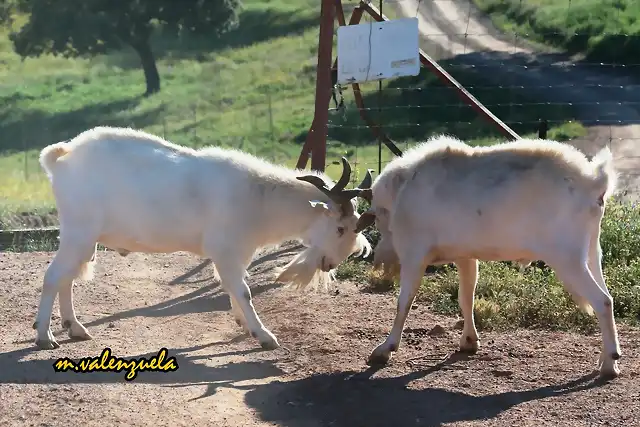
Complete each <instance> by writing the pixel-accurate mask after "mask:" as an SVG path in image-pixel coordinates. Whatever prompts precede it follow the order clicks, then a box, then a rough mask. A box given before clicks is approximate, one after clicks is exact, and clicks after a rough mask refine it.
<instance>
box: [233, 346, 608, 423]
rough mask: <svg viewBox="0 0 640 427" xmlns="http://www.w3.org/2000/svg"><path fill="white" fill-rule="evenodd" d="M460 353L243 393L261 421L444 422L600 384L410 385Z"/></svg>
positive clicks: (591, 380)
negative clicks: (395, 371) (411, 367)
mask: <svg viewBox="0 0 640 427" xmlns="http://www.w3.org/2000/svg"><path fill="white" fill-rule="evenodd" d="M461 357H464V355H460V353H454V354H453V355H451V356H450V358H449V359H447V360H445V361H443V362H441V363H439V364H438V365H436V366H433V367H431V368H429V369H426V370H419V371H414V372H410V373H408V374H406V375H402V376H399V377H385V378H372V376H373V374H374V373H375V372H376V369H374V368H369V369H367V370H366V371H363V372H352V371H349V372H335V373H323V374H320V375H314V376H311V377H306V378H302V379H299V380H295V381H290V382H280V381H274V382H272V383H270V384H265V385H259V386H257V387H255V388H253V389H252V390H250V391H249V392H248V393H247V394H246V395H245V402H246V404H247V406H248V407H250V408H252V409H255V410H256V413H257V415H258V416H259V417H260V418H261V419H262V420H264V421H267V422H270V423H274V424H277V425H279V426H283V427H308V426H311V425H313V426H315V425H319V426H320V425H321V426H334V427H359V426H363V427H364V426H366V427H374V426H380V427H382V426H384V427H388V426H394V425H395V426H403V427H404V426H419V427H427V426H429V427H431V426H443V425H449V424H450V423H456V422H464V421H477V420H489V419H492V418H495V417H497V416H498V415H500V414H501V413H502V412H505V411H507V410H509V409H511V408H513V407H515V406H517V405H520V404H522V403H525V402H531V401H535V400H540V399H550V398H557V397H560V396H565V395H568V394H572V393H576V392H579V391H583V390H588V389H590V388H593V387H597V386H600V385H602V384H604V381H603V380H601V379H600V378H599V377H598V376H597V373H592V374H589V375H585V376H582V377H580V378H577V379H575V380H572V381H569V382H566V383H563V384H558V385H549V386H544V387H539V388H535V389H531V390H524V391H509V392H502V393H496V394H489V395H484V396H474V395H471V394H467V393H464V392H460V391H452V390H446V389H442V388H436V387H433V388H432V387H427V388H425V389H422V390H417V389H413V388H409V387H408V384H409V383H411V382H412V381H416V380H420V379H422V378H424V377H425V376H427V375H429V374H431V373H433V372H436V371H438V370H440V369H443V368H446V367H447V366H448V365H451V364H453V363H455V361H456V360H459V359H460V358H461Z"/></svg>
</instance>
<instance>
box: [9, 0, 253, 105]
mask: <svg viewBox="0 0 640 427" xmlns="http://www.w3.org/2000/svg"><path fill="white" fill-rule="evenodd" d="M240 6H241V3H240V0H0V20H4V21H5V23H10V22H12V20H11V19H10V18H9V17H10V16H13V15H12V14H15V13H16V12H18V13H22V14H26V15H28V21H27V22H26V24H24V25H23V26H22V27H21V28H20V29H19V30H17V31H12V32H11V33H10V34H9V38H10V40H11V41H12V43H13V47H14V50H15V51H16V53H17V54H18V55H20V56H21V57H22V58H26V57H38V56H40V55H42V54H45V53H51V54H54V55H62V56H65V57H79V56H92V55H97V54H102V53H106V52H108V51H109V50H112V49H121V48H122V47H124V46H126V45H128V46H131V47H132V48H133V49H134V50H135V52H136V53H137V54H138V56H139V57H140V64H141V66H142V70H143V71H144V76H145V80H146V84H147V90H146V92H145V94H146V95H150V94H152V93H155V92H158V91H159V90H160V75H159V73H158V68H157V66H156V59H155V55H154V53H153V50H152V48H151V43H150V38H151V34H152V31H153V28H154V26H157V25H159V26H164V27H165V28H169V29H174V30H176V32H177V33H182V32H189V33H192V34H198V35H208V36H212V37H216V36H219V35H221V34H223V33H225V32H226V31H228V30H230V29H233V28H234V27H235V26H236V25H237V24H238V13H237V12H238V9H239V8H240ZM9 10H10V11H11V13H10V12H8V11H9Z"/></svg>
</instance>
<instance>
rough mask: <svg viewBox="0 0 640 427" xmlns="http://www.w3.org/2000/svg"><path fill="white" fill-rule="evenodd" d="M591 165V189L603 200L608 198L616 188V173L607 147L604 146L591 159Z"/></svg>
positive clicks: (611, 155)
mask: <svg viewBox="0 0 640 427" xmlns="http://www.w3.org/2000/svg"><path fill="white" fill-rule="evenodd" d="M591 165H592V167H593V172H592V176H593V181H592V182H593V185H592V187H593V189H594V191H596V192H597V197H599V198H601V199H602V200H603V201H604V200H606V199H608V198H609V197H610V196H611V195H612V194H613V192H614V191H615V189H616V186H617V181H618V174H617V171H616V170H615V167H614V165H613V154H612V153H611V150H610V149H609V147H604V148H602V149H601V150H600V151H598V152H597V153H596V155H595V156H593V158H592V159H591Z"/></svg>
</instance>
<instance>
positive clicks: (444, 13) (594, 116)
mask: <svg viewBox="0 0 640 427" xmlns="http://www.w3.org/2000/svg"><path fill="white" fill-rule="evenodd" d="M391 4H392V7H394V8H395V9H396V10H397V11H398V12H399V13H401V14H402V15H404V16H410V17H414V16H416V12H418V15H417V16H418V17H419V30H420V33H421V35H422V41H421V47H422V48H423V49H424V50H425V51H426V52H427V53H429V54H430V55H432V56H433V57H434V58H436V59H444V58H452V57H455V59H456V62H459V63H461V64H466V65H472V66H476V67H481V69H482V70H484V71H485V72H486V76H487V78H488V79H489V80H493V81H494V82H496V83H497V84H501V85H508V86H511V87H514V89H513V90H520V91H522V92H524V93H531V94H534V95H535V97H536V98H537V99H542V100H544V101H547V102H556V103H563V104H568V103H573V104H574V105H575V106H576V107H577V117H576V119H577V120H579V121H581V122H582V123H584V125H585V126H587V127H588V130H589V132H588V135H587V136H586V137H584V138H580V139H576V140H574V141H573V144H575V145H576V146H577V147H579V148H581V149H583V150H584V151H585V152H587V153H588V154H593V152H594V151H595V150H596V149H597V148H599V147H602V146H604V145H605V144H609V143H610V144H611V147H612V151H613V153H614V156H615V159H616V164H617V167H618V169H619V171H620V174H621V187H622V188H626V189H627V190H628V192H629V195H628V198H630V199H638V197H639V196H640V113H639V111H638V110H637V109H636V108H635V105H637V103H638V100H640V85H638V82H637V81H634V80H633V79H631V78H629V77H626V76H623V75H622V73H620V72H617V71H616V70H614V69H613V68H612V67H610V66H605V65H599V64H586V63H582V62H580V61H570V60H569V58H568V57H567V56H565V55H561V54H557V53H536V52H535V50H534V48H533V47H532V45H531V44H530V43H527V42H525V41H524V40H522V39H516V38H514V37H513V36H511V37H509V36H507V35H504V34H501V33H500V32H499V31H498V30H497V29H496V28H495V27H494V26H493V25H492V24H491V22H490V20H489V19H488V18H486V17H485V16H483V15H482V13H480V12H479V11H478V10H477V8H476V7H475V6H474V5H473V3H472V2H471V1H470V0H429V1H422V0H403V1H401V2H398V3H391ZM618 68H620V67H618ZM480 101H481V102H482V99H480ZM631 102H632V103H634V104H633V105H634V106H631V105H630V104H629V103H631ZM531 120H532V121H533V120H537V118H536V117H532V118H531Z"/></svg>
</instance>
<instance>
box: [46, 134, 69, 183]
mask: <svg viewBox="0 0 640 427" xmlns="http://www.w3.org/2000/svg"><path fill="white" fill-rule="evenodd" d="M69 151H70V149H69V145H68V144H67V143H66V141H62V142H56V143H55V144H51V145H48V146H46V147H44V148H43V149H42V151H40V166H42V168H43V169H44V170H45V172H46V173H47V175H49V176H51V173H52V171H53V168H54V167H55V164H56V162H57V161H58V159H59V158H60V157H62V156H64V155H66V154H67V153H69Z"/></svg>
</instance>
